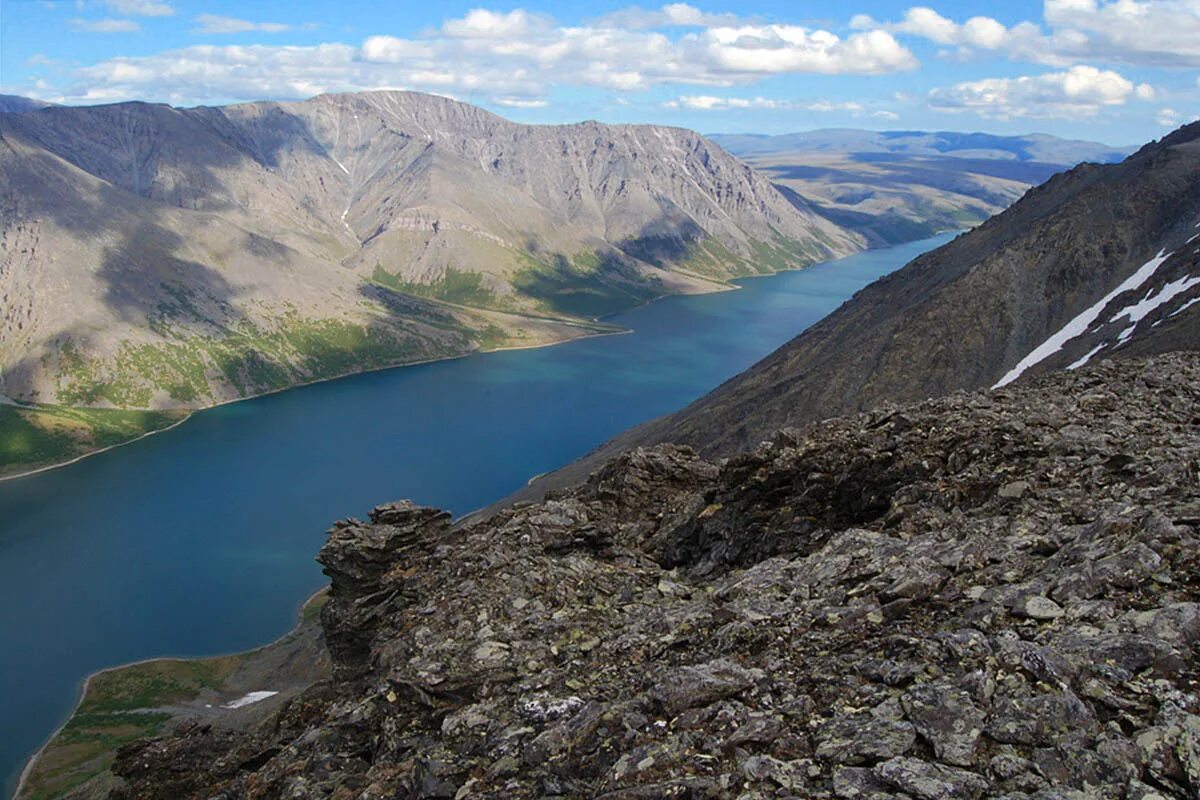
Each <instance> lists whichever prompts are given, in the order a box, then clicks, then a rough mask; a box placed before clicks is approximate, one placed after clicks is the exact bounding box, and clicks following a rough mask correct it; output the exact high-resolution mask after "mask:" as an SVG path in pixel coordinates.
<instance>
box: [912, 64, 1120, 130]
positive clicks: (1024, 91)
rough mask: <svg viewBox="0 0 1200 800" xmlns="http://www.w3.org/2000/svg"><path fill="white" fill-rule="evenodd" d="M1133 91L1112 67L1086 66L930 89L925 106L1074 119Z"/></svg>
mask: <svg viewBox="0 0 1200 800" xmlns="http://www.w3.org/2000/svg"><path fill="white" fill-rule="evenodd" d="M1137 96H1138V87H1135V86H1134V84H1133V82H1132V81H1130V80H1128V79H1127V78H1125V77H1124V76H1122V75H1121V74H1119V73H1117V72H1113V71H1112V70H1101V69H1097V68H1095V67H1089V66H1076V67H1071V68H1070V69H1068V70H1065V71H1063V72H1050V73H1046V74H1043V75H1032V76H1024V77H1020V78H990V79H987V80H981V81H966V82H963V83H959V84H955V85H954V86H950V87H945V88H940V89H934V90H933V91H931V92H930V93H929V105H930V107H931V108H934V109H936V110H938V111H950V112H962V111H969V112H973V113H975V114H978V115H979V116H981V117H990V118H994V119H1013V118H1019V117H1031V118H1055V117H1058V118H1078V117H1089V116H1094V115H1095V114H1096V113H1098V112H1099V111H1100V110H1101V109H1102V108H1105V107H1107V106H1120V105H1124V104H1125V103H1126V102H1128V101H1129V100H1130V99H1131V98H1134V97H1137Z"/></svg>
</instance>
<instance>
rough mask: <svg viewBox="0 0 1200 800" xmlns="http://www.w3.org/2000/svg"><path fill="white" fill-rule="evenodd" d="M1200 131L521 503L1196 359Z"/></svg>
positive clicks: (966, 244) (861, 310)
mask: <svg viewBox="0 0 1200 800" xmlns="http://www.w3.org/2000/svg"><path fill="white" fill-rule="evenodd" d="M1198 228H1200V123H1195V124H1192V125H1189V126H1187V127H1184V128H1182V129H1180V130H1178V131H1176V132H1175V133H1173V134H1171V135H1170V136H1168V137H1166V138H1165V139H1163V140H1162V141H1159V142H1154V143H1151V144H1148V145H1146V146H1145V147H1143V148H1142V149H1141V150H1139V151H1138V152H1137V153H1135V154H1134V155H1133V156H1130V157H1129V158H1128V159H1127V160H1126V161H1124V162H1122V163H1120V164H1112V165H1095V164H1085V165H1081V166H1079V167H1076V168H1074V169H1072V170H1070V171H1069V172H1066V173H1064V174H1061V175H1057V176H1055V177H1054V178H1053V179H1051V180H1050V181H1049V182H1048V183H1046V184H1044V185H1042V186H1039V187H1037V188H1036V189H1033V190H1031V191H1030V192H1028V193H1027V194H1026V195H1025V196H1024V197H1023V198H1022V199H1021V200H1020V202H1018V203H1016V204H1015V205H1013V206H1012V207H1011V208H1009V209H1008V210H1007V211H1005V212H1004V213H1002V214H999V215H998V216H996V217H995V218H993V219H991V220H989V221H988V222H986V223H984V224H983V225H980V226H979V227H978V228H976V229H974V230H973V231H971V232H970V233H966V234H963V235H961V236H959V237H958V238H956V239H955V240H954V241H952V242H950V243H949V244H947V245H945V246H943V247H940V248H938V249H937V250H934V251H932V252H930V253H927V254H925V255H923V256H921V257H920V258H917V259H916V260H914V261H913V262H912V263H910V264H908V265H907V266H906V267H904V268H903V269H901V270H899V271H898V272H896V273H893V274H892V275H890V276H888V277H885V278H882V279H880V280H878V281H876V282H875V283H873V284H871V285H870V286H868V287H867V288H865V289H863V290H862V291H860V292H859V293H858V294H856V295H855V296H854V297H853V298H851V299H850V300H849V301H847V302H846V303H845V304H843V305H842V307H841V308H839V309H838V310H837V311H836V312H834V313H833V314H831V315H830V316H829V317H827V318H825V319H824V320H822V321H821V322H819V323H817V324H816V325H814V326H813V327H812V328H810V329H808V330H807V331H805V332H804V333H802V334H801V335H800V336H798V337H796V338H795V339H793V340H792V341H791V342H789V343H788V344H786V345H784V346H783V347H781V348H779V349H778V350H776V351H775V352H774V353H772V354H771V355H770V356H768V357H767V358H765V359H764V360H762V361H760V362H759V363H758V364H756V365H754V366H753V367H751V368H750V369H749V370H747V371H746V372H744V373H742V374H741V375H739V376H737V377H735V378H733V379H732V380H730V381H728V382H726V383H725V384H724V385H722V386H720V387H719V388H717V389H716V390H715V391H713V392H712V393H710V394H708V395H706V396H705V397H703V398H701V399H700V400H697V401H696V402H695V403H693V404H692V405H690V406H688V407H687V408H685V409H683V410H682V411H679V412H677V413H675V414H671V415H668V416H666V417H662V418H660V419H657V420H654V421H652V422H649V423H646V424H645V425H642V426H640V427H637V428H634V429H632V430H630V431H627V432H626V433H625V434H622V435H621V436H620V437H618V438H617V439H615V440H613V441H612V442H609V443H608V444H606V445H605V446H604V447H602V448H600V449H599V450H597V451H596V452H595V453H593V454H591V455H589V456H588V457H587V458H586V459H583V460H582V461H580V462H577V463H575V464H572V465H570V466H568V467H567V468H564V469H563V470H560V471H559V472H557V473H553V474H552V475H550V476H547V477H546V478H543V479H541V480H539V481H537V482H536V483H535V484H534V486H533V488H531V489H530V490H529V491H528V492H525V493H523V494H522V495H521V496H529V495H537V494H541V493H544V492H545V491H546V490H547V489H549V488H552V487H555V486H565V485H570V484H572V483H574V482H576V481H577V480H579V479H580V478H581V477H583V476H586V475H587V474H588V473H589V472H591V471H592V470H594V469H596V468H598V467H599V466H600V465H601V464H603V463H605V462H606V461H607V460H608V459H609V458H612V457H613V456H614V455H616V454H618V453H621V452H624V451H627V450H630V449H632V448H634V447H637V446H641V445H650V444H657V443H660V442H674V443H678V444H688V445H692V446H694V447H696V448H697V449H698V450H700V451H701V452H702V453H703V454H705V455H707V456H710V457H711V456H721V455H728V454H730V453H732V452H735V451H737V450H740V449H745V448H749V447H753V446H754V445H755V444H756V443H758V442H759V441H760V440H762V439H763V438H764V437H766V436H767V435H768V434H769V433H770V432H771V431H773V430H775V429H777V428H779V427H782V426H786V425H803V424H806V423H811V422H815V421H818V420H821V419H825V418H827V417H832V416H835V415H838V414H845V413H852V412H857V411H861V410H867V409H873V408H876V407H878V406H880V405H881V404H884V403H888V402H912V401H920V400H923V399H925V398H929V397H936V396H940V395H945V394H948V393H951V392H954V391H957V390H973V389H981V388H988V387H991V386H1003V385H1007V384H1008V383H1010V382H1012V381H1014V380H1018V379H1024V378H1025V377H1026V376H1029V375H1035V374H1041V373H1045V372H1049V371H1053V370H1064V369H1076V368H1078V367H1080V366H1082V365H1084V364H1087V363H1089V362H1092V361H1098V360H1100V359H1104V358H1128V357H1132V356H1145V355H1153V354H1158V353H1163V352H1168V351H1173V350H1196V349H1200V243H1198V242H1197V240H1198V239H1200V233H1198V232H1197V230H1198Z"/></svg>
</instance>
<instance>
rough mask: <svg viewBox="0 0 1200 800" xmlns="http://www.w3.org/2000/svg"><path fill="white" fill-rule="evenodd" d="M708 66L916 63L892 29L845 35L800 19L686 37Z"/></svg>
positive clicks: (887, 66) (853, 68) (875, 70)
mask: <svg viewBox="0 0 1200 800" xmlns="http://www.w3.org/2000/svg"><path fill="white" fill-rule="evenodd" d="M685 45H688V46H690V47H694V48H696V49H699V50H700V51H701V52H703V53H704V54H705V55H706V58H702V59H698V60H700V61H701V63H707V64H708V65H709V66H710V67H713V68H715V69H718V70H723V71H725V72H727V73H730V74H739V73H740V74H755V73H759V74H770V73H783V72H804V73H820V74H827V75H836V74H857V75H872V74H880V73H885V72H898V71H902V70H909V69H914V68H916V67H917V66H918V62H917V59H916V57H915V56H914V55H913V54H912V53H911V52H910V51H909V50H908V49H907V48H905V47H904V46H903V45H901V44H900V43H899V42H898V41H896V39H895V37H894V36H892V35H891V34H890V33H887V32H886V31H881V30H872V31H866V32H863V33H856V34H853V35H851V36H849V37H848V38H846V39H842V38H840V37H838V36H837V35H836V34H833V33H830V32H829V31H825V30H811V29H809V28H804V27H800V26H797V25H761V26H752V25H744V26H741V27H736V28H731V27H719V28H709V29H707V30H706V31H704V33H702V34H700V35H697V36H693V37H687V39H685Z"/></svg>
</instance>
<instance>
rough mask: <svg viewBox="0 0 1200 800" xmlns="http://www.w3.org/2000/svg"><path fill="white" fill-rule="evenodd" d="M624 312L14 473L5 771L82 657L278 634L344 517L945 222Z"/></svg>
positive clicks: (768, 328) (458, 467)
mask: <svg viewBox="0 0 1200 800" xmlns="http://www.w3.org/2000/svg"><path fill="white" fill-rule="evenodd" d="M949 238H950V237H949V235H943V236H940V237H937V238H934V239H929V240H925V241H921V242H915V243H911V244H908V245H903V246H900V247H895V248H890V249H887V250H875V251H871V252H867V253H862V254H859V255H856V256H852V257H850V258H847V259H843V260H841V261H837V262H833V263H830V264H823V265H820V266H816V267H812V268H810V269H807V270H803V271H800V272H788V273H783V274H780V275H775V276H771V277H766V278H756V279H753V280H747V281H744V282H743V288H742V289H741V290H740V291H735V292H723V293H719V294H711V295H701V296H692V297H671V298H667V299H664V300H660V301H658V302H655V303H652V304H650V305H648V306H646V307H644V308H640V309H637V310H635V311H631V312H629V313H627V314H622V315H619V316H616V317H613V318H611V321H612V322H615V323H617V324H620V325H623V326H626V327H629V328H631V329H632V331H633V332H632V333H628V334H623V335H617V336H604V337H599V338H593V339H584V340H579V341H575V342H570V343H567V344H564V345H559V346H556V347H550V348H543V349H538V350H520V351H510V352H501V353H489V354H483V355H478V356H471V357H469V358H463V359H458V360H454V361H443V362H438V363H433V364H425V365H420V366H414V367H405V368H401V369H393V370H387V371H383V372H375V373H371V374H366V375H358V376H354V377H350V378H343V379H341V380H337V381H332V382H329V383H323V384H317V385H314V386H308V387H303V388H299V389H294V390H291V391H287V392H283V393H280V394H275V395H271V396H268V397H262V398H258V399H255V400H248V401H245V402H241V403H235V404H232V405H228V406H223V407H221V408H216V409H212V410H209V411H205V412H203V413H200V414H197V415H196V416H194V417H193V418H192V419H190V420H188V421H187V422H186V423H184V424H183V425H181V426H180V427H178V428H176V429H174V430H171V431H169V432H166V433H163V434H159V435H156V436H152V437H150V438H148V439H144V440H142V441H140V442H137V443H135V444H132V445H129V446H127V447H122V448H119V449H116V450H112V451H110V452H107V453H103V454H101V455H98V456H95V457H92V458H88V459H85V460H83V461H81V462H78V463H76V464H73V465H71V466H68V467H64V468H62V469H58V470H53V471H50V472H45V473H41V474H38V475H33V476H30V477H27V478H21V479H19V480H15V481H8V482H4V483H0V779H2V780H3V781H4V786H5V787H6V790H7V791H6V792H4V794H7V793H8V792H9V791H11V790H12V788H13V786H14V785H15V781H16V777H17V773H18V772H19V769H20V766H21V763H22V762H23V761H24V760H25V759H26V758H27V757H28V756H29V754H30V753H32V752H33V751H34V750H35V749H36V748H37V747H38V746H39V745H40V744H41V743H42V741H44V740H45V739H46V738H47V737H48V736H49V735H50V734H51V732H52V731H53V730H54V728H55V727H56V726H57V725H59V724H60V723H61V722H62V721H63V720H64V719H65V718H66V716H67V715H68V714H69V713H70V711H71V709H72V707H73V706H74V704H75V701H76V699H77V694H78V691H79V686H80V685H81V683H82V681H83V679H84V677H85V676H87V675H88V674H89V673H91V672H94V671H96V670H98V669H102V668H104V667H110V666H114V665H117V664H122V663H126V662H129V661H134V660H138V659H143V658H150V657H155V656H168V655H169V656H200V655H213V654H218V653H226V652H230V651H236V650H245V649H249V648H252V647H256V646H258V645H261V644H263V643H265V642H267V641H270V640H272V639H274V638H276V637H278V636H280V635H282V634H283V633H284V632H286V630H287V629H288V628H290V627H291V625H292V624H293V623H294V620H295V613H296V609H297V607H298V605H299V604H300V603H301V602H302V601H303V599H304V598H305V597H307V596H308V595H309V594H310V593H311V592H312V591H314V590H315V589H316V588H318V587H319V586H320V585H321V584H322V583H323V580H322V578H323V576H322V575H321V573H320V569H319V568H318V566H317V565H316V563H315V562H314V561H313V556H314V555H315V554H316V552H317V550H318V549H319V548H320V546H321V544H322V542H323V541H324V538H325V530H326V529H327V528H328V527H329V524H330V523H331V522H332V521H333V520H335V519H338V518H341V517H347V516H359V517H365V516H366V512H367V511H368V510H369V509H370V508H371V507H372V506H373V505H376V504H378V503H381V502H385V501H389V500H395V499H399V498H402V497H408V498H412V499H413V500H415V501H416V502H419V503H422V504H427V505H434V506H440V507H443V508H446V509H449V510H451V511H453V512H454V513H455V514H456V515H458V514H463V513H466V512H468V511H471V510H473V509H475V508H479V507H480V506H484V505H487V504H489V503H492V502H494V501H496V500H498V499H500V498H502V497H504V496H505V495H507V494H509V493H511V492H512V491H514V490H516V489H517V488H519V487H520V486H521V485H523V484H524V483H525V481H526V480H527V479H528V478H529V477H530V476H531V475H535V474H537V473H540V472H546V471H548V470H551V469H554V468H556V467H559V466H561V465H563V464H564V463H566V462H568V461H570V460H572V459H574V458H576V457H578V456H580V455H583V454H584V453H586V452H588V451H589V450H591V449H592V448H593V447H595V446H596V445H598V444H600V443H601V442H603V441H605V440H606V439H608V438H610V437H611V436H613V435H614V434H616V433H619V432H620V431H622V430H624V429H625V428H628V427H630V426H632V425H635V424H638V423H640V422H644V421H645V420H647V419H650V418H652V417H655V416H658V415H660V414H663V413H666V412H668V411H673V410H675V409H677V408H680V407H681V406H683V405H685V404H686V403H688V402H690V401H692V400H694V399H695V398H697V397H699V396H700V395H702V394H704V393H705V392H707V391H708V390H710V389H712V388H714V387H715V386H717V385H718V384H720V383H721V382H722V381H724V380H725V379H727V378H729V377H731V376H733V375H735V374H736V373H738V372H740V371H742V370H743V369H745V368H746V367H748V366H750V365H751V364H752V363H754V362H755V361H757V360H758V359H760V358H762V357H763V356H765V355H766V354H767V353H769V352H771V351H772V350H774V349H775V348H776V347H778V346H779V345H781V344H783V343H784V342H786V341H787V340H789V339H790V338H792V337H793V336H795V335H796V334H797V333H799V332H800V331H802V330H803V329H805V328H807V327H808V326H809V325H811V324H812V323H814V322H816V321H817V320H818V319H820V318H821V317H823V316H825V315H826V314H828V313H829V312H830V311H832V310H833V309H834V308H836V307H837V306H838V305H839V304H840V303H842V301H844V300H846V299H847V298H848V297H850V295H852V294H853V293H854V292H856V291H857V290H858V289H860V288H862V287H863V286H865V285H866V284H867V283H870V282H871V281H873V280H874V279H876V278H878V277H880V276H881V275H884V274H887V273H889V272H891V271H893V270H895V269H896V268H898V267H900V266H902V265H904V264H905V263H906V262H908V261H909V260H910V259H912V258H914V257H915V256H917V255H919V254H920V253H922V252H924V251H925V250H928V249H930V248H932V247H934V246H936V245H940V244H942V243H943V242H945V241H947V240H948V239H949Z"/></svg>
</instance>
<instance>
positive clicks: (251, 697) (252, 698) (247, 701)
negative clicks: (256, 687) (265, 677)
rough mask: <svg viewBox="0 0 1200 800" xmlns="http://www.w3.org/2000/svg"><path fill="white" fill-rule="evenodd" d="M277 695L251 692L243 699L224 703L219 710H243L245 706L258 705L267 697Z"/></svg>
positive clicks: (275, 693) (274, 693)
mask: <svg viewBox="0 0 1200 800" xmlns="http://www.w3.org/2000/svg"><path fill="white" fill-rule="evenodd" d="M277 694H279V692H251V693H250V694H248V695H246V696H245V697H239V698H238V699H237V700H233V701H231V702H228V703H226V704H225V705H223V706H221V708H228V709H234V708H243V707H245V706H249V705H253V704H254V703H259V702H261V701H263V700H266V699H267V698H268V697H274V696H275V695H277Z"/></svg>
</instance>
